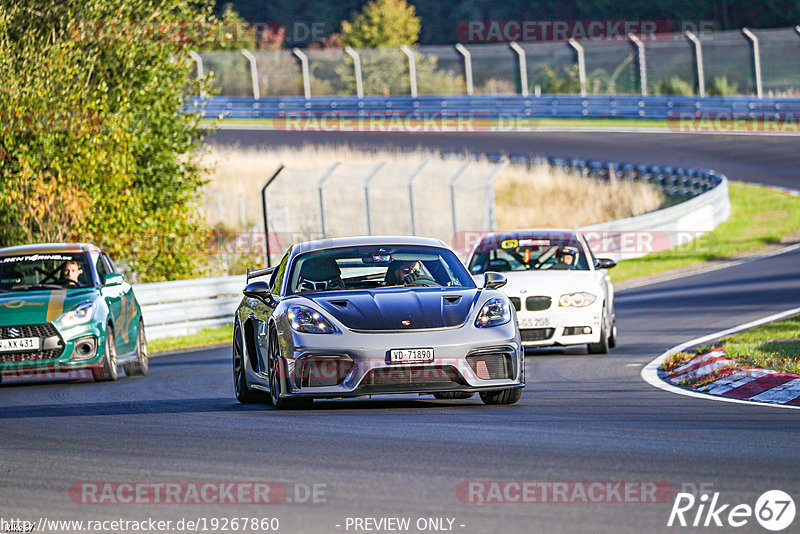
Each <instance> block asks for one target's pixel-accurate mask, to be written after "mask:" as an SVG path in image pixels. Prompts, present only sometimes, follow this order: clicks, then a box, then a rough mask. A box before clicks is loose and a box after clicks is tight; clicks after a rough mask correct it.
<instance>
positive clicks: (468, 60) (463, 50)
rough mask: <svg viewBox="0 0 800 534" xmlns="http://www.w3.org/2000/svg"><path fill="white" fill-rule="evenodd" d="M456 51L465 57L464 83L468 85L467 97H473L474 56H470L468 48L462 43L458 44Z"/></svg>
mask: <svg viewBox="0 0 800 534" xmlns="http://www.w3.org/2000/svg"><path fill="white" fill-rule="evenodd" d="M456 50H457V51H458V53H459V54H461V55H462V56H464V81H465V82H466V84H467V95H468V96H472V92H473V87H472V54H470V53H469V50H467V47H465V46H464V45H462V44H461V43H456Z"/></svg>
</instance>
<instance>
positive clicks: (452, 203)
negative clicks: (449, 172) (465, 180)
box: [450, 161, 471, 237]
mask: <svg viewBox="0 0 800 534" xmlns="http://www.w3.org/2000/svg"><path fill="white" fill-rule="evenodd" d="M470 163H471V162H469V161H468V162H466V163H464V164H463V165H462V166H461V168H460V169H458V170H457V171H456V172H455V174H453V177H452V178H451V179H450V212H451V216H452V219H453V237H455V235H456V233H458V221H457V218H456V182H458V179H459V178H461V175H462V174H464V172H465V171H466V170H467V167H469V164H470Z"/></svg>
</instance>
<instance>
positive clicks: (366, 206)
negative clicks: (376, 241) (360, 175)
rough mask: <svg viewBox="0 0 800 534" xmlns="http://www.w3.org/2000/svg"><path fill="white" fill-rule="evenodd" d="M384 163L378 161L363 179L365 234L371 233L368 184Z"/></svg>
mask: <svg viewBox="0 0 800 534" xmlns="http://www.w3.org/2000/svg"><path fill="white" fill-rule="evenodd" d="M384 165H386V162H385V161H382V162H380V163H378V164H377V165H376V166H375V168H374V169H373V170H372V172H371V173H369V176H367V179H366V180H364V212H365V213H366V216H367V235H372V214H371V212H370V207H369V184H370V182H371V181H372V179H373V178H375V177H376V176H378V173H379V172H381V169H382V168H383V167H384Z"/></svg>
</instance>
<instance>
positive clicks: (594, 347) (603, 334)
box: [586, 306, 610, 354]
mask: <svg viewBox="0 0 800 534" xmlns="http://www.w3.org/2000/svg"><path fill="white" fill-rule="evenodd" d="M609 345H610V344H609V340H608V332H607V330H606V308H605V306H603V322H602V323H600V341H598V342H597V343H589V344H588V345H587V346H586V348H587V349H588V351H589V354H608V347H609Z"/></svg>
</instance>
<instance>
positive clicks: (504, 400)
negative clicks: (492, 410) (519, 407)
mask: <svg viewBox="0 0 800 534" xmlns="http://www.w3.org/2000/svg"><path fill="white" fill-rule="evenodd" d="M520 397H522V388H508V389H501V390H499V391H481V400H482V401H483V403H484V404H516V403H517V402H518V401H519V399H520Z"/></svg>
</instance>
